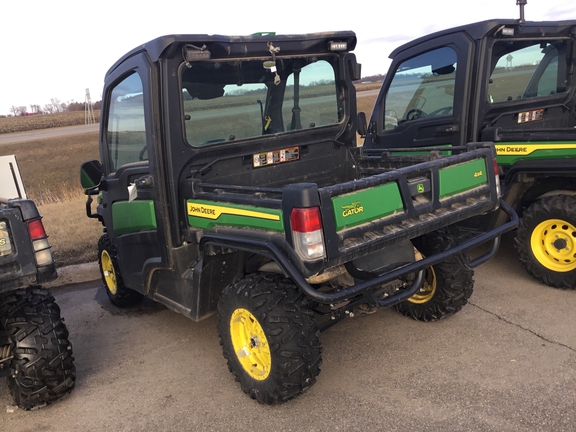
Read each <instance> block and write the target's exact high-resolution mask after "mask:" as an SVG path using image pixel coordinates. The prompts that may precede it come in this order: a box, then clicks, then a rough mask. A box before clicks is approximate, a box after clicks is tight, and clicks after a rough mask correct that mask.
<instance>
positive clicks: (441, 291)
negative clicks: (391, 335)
mask: <svg viewBox="0 0 576 432" xmlns="http://www.w3.org/2000/svg"><path fill="white" fill-rule="evenodd" d="M457 240H458V233H457V231H455V230H448V229H441V230H438V231H435V232H433V233H430V234H427V235H424V236H422V237H418V238H417V239H415V240H414V245H415V246H416V248H417V249H418V250H419V251H420V252H421V253H422V254H423V255H424V256H432V255H436V254H438V253H440V252H444V251H445V250H447V249H449V248H451V247H453V245H454V244H455V243H456V242H457ZM433 268H434V272H435V274H436V292H435V293H434V296H433V297H432V298H431V299H430V300H428V301H427V302H426V303H422V304H415V303H411V302H409V301H408V300H406V301H404V302H402V303H399V304H397V305H396V306H395V308H396V310H398V311H399V312H400V313H402V314H403V315H405V316H407V317H410V318H413V319H415V320H418V321H425V322H427V321H438V320H441V319H444V318H447V317H450V316H452V315H454V314H455V313H457V312H458V311H460V310H461V309H462V308H463V307H464V305H466V303H468V299H469V298H470V296H471V295H472V292H473V290H474V279H473V276H474V272H473V271H472V270H471V269H469V268H467V267H466V266H464V265H463V264H462V263H461V262H460V261H459V260H458V259H457V258H456V257H455V256H453V257H452V258H450V259H448V260H446V261H442V262H441V263H439V264H435V265H434V266H433Z"/></svg>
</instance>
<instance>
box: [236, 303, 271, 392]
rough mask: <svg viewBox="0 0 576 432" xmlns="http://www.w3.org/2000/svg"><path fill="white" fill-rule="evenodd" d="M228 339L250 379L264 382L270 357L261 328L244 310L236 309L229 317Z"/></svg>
mask: <svg viewBox="0 0 576 432" xmlns="http://www.w3.org/2000/svg"><path fill="white" fill-rule="evenodd" d="M230 337H231V339H232V345H233V347H234V352H235V353H236V357H237V358H238V361H239V362H240V364H241V365H242V367H243V368H244V370H245V371H246V373H248V375H250V376H251V377H252V378H254V379H255V380H258V381H263V380H265V379H266V378H267V377H268V375H269V374H270V368H271V367H272V355H271V354H270V347H269V346H268V340H267V339H266V335H265V334H264V330H263V329H262V326H261V325H260V323H259V322H258V320H257V319H256V317H255V316H254V315H252V314H251V313H250V312H248V311H247V310H246V309H241V308H240V309H236V310H235V311H234V313H233V314H232V316H231V317H230Z"/></svg>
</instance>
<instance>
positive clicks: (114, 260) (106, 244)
mask: <svg viewBox="0 0 576 432" xmlns="http://www.w3.org/2000/svg"><path fill="white" fill-rule="evenodd" d="M98 266H99V267H100V275H101V276H102V282H103V283H104V288H105V289H106V294H107V295H108V298H109V299H110V302H111V303H112V304H113V305H114V306H117V307H119V308H126V307H130V306H134V305H136V304H138V303H140V302H141V301H142V298H143V297H144V296H143V295H142V294H140V293H139V292H137V291H134V290H132V289H130V288H128V287H127V286H125V285H124V281H123V280H122V274H121V273H120V267H119V266H118V254H117V252H116V246H114V245H113V244H112V241H111V240H110V237H109V236H108V235H107V234H104V235H103V236H102V237H100V240H98Z"/></svg>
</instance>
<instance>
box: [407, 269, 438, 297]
mask: <svg viewBox="0 0 576 432" xmlns="http://www.w3.org/2000/svg"><path fill="white" fill-rule="evenodd" d="M435 292H436V272H435V271H434V267H432V266H430V267H428V268H427V269H426V277H425V279H424V283H423V284H422V287H421V288H420V291H418V292H417V293H416V294H414V295H413V296H412V297H410V298H409V299H408V301H409V302H410V303H415V304H423V303H426V302H428V301H430V299H431V298H432V297H434V293H435Z"/></svg>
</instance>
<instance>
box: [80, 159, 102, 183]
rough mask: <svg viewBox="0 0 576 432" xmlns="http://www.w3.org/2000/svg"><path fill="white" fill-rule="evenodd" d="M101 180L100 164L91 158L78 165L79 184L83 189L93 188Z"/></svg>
mask: <svg viewBox="0 0 576 432" xmlns="http://www.w3.org/2000/svg"><path fill="white" fill-rule="evenodd" d="M101 182H102V164H101V163H100V161H97V160H91V161H87V162H84V163H83V164H82V166H81V167H80V184H81V185H82V187H83V188H84V189H94V188H97V187H98V186H100V183H101Z"/></svg>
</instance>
